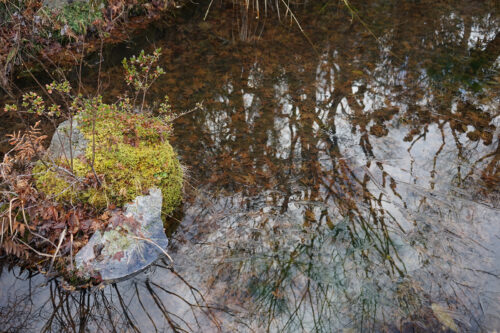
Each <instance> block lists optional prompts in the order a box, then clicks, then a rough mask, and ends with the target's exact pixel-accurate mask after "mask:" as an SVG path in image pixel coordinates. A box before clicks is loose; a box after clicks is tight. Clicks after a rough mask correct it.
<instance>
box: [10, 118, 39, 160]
mask: <svg viewBox="0 0 500 333" xmlns="http://www.w3.org/2000/svg"><path fill="white" fill-rule="evenodd" d="M39 126H40V121H37V122H36V124H35V125H33V126H30V128H29V130H27V131H25V132H24V133H22V134H21V131H18V132H17V133H15V132H14V133H13V134H8V135H7V137H9V144H11V145H12V146H14V147H13V148H12V149H11V152H15V153H14V161H15V162H16V163H21V164H26V163H29V162H30V161H31V160H32V159H33V157H35V156H36V155H37V154H39V153H41V152H42V151H43V150H44V148H43V145H42V143H43V141H44V140H45V139H46V138H47V136H46V135H43V134H42V131H41V129H40V127H39Z"/></svg>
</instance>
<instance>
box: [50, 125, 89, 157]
mask: <svg viewBox="0 0 500 333" xmlns="http://www.w3.org/2000/svg"><path fill="white" fill-rule="evenodd" d="M70 124H71V123H70V120H66V121H63V122H62V123H61V124H60V125H59V126H58V127H57V129H56V131H55V133H54V136H52V140H51V141H50V146H49V149H48V150H47V153H48V154H49V156H50V157H52V158H54V159H58V158H65V159H68V160H69V159H70V157H71V153H72V154H73V158H76V157H78V156H82V155H85V150H86V149H87V144H88V141H87V139H85V137H84V136H83V133H82V132H81V131H80V130H79V128H78V122H77V120H75V119H73V126H70ZM70 138H71V141H70ZM70 142H71V144H70ZM70 147H72V148H70ZM71 150H72V151H71Z"/></svg>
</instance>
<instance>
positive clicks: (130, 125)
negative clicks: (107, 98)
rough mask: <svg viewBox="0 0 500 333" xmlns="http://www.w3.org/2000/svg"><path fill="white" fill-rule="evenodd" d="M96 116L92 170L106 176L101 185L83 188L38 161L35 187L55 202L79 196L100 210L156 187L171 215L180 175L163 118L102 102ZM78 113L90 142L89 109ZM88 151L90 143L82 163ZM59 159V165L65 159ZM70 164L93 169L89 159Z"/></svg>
mask: <svg viewBox="0 0 500 333" xmlns="http://www.w3.org/2000/svg"><path fill="white" fill-rule="evenodd" d="M94 107H95V104H94ZM96 114H97V115H98V116H97V120H96V124H95V158H94V170H95V171H96V173H97V174H98V175H103V176H104V181H103V184H102V186H101V187H100V188H98V189H96V188H94V187H87V188H84V189H82V188H81V185H80V184H78V183H76V184H74V185H73V186H72V185H71V179H68V178H67V177H66V176H65V175H64V174H63V173H61V172H56V171H55V170H47V168H46V167H45V166H44V165H43V164H42V163H38V164H37V165H36V167H35V169H34V170H33V172H34V174H35V182H36V186H37V188H38V189H39V190H41V191H42V192H44V193H46V194H47V195H50V196H54V197H55V198H56V199H57V200H60V201H74V200H80V201H82V202H87V203H89V204H91V205H92V206H94V207H96V208H98V209H99V208H105V207H106V206H107V205H109V204H111V203H113V204H116V205H117V206H119V207H120V206H123V204H125V203H127V202H131V201H133V200H134V198H135V197H137V196H138V195H143V194H144V193H145V192H147V190H149V189H150V188H152V187H158V188H160V189H161V190H162V194H163V213H164V214H169V213H171V212H172V211H173V210H174V209H175V208H176V207H177V206H178V205H179V203H180V201H181V194H182V184H183V174H182V169H181V165H180V163H179V161H178V159H177V155H176V153H175V151H174V150H173V148H172V146H171V145H170V144H169V142H168V140H167V134H168V130H167V129H168V127H167V126H165V124H163V123H162V120H161V119H158V118H152V117H148V116H145V115H137V114H131V113H129V112H127V110H120V109H118V107H116V106H114V105H107V104H103V103H99V104H98V105H97V110H96ZM80 117H81V121H79V123H81V128H80V129H81V131H82V132H83V134H84V136H85V137H86V138H87V139H88V141H89V143H91V142H92V126H91V121H90V119H91V117H92V114H91V109H90V108H89V110H87V111H85V112H83V113H82V114H81V115H80ZM92 155H93V153H92V144H89V146H88V147H87V150H86V154H85V159H86V161H92ZM57 163H59V164H61V165H62V163H63V161H58V162H57ZM73 165H74V172H75V174H76V175H77V176H79V177H85V176H86V175H88V174H89V173H91V172H92V171H91V168H90V163H88V162H84V161H82V160H80V159H75V160H74V161H73ZM78 186H80V188H79V187H78ZM68 187H70V189H69V190H68V189H67V188H68ZM65 189H66V190H65ZM61 193H62V194H61Z"/></svg>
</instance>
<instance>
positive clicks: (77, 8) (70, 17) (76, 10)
mask: <svg viewBox="0 0 500 333" xmlns="http://www.w3.org/2000/svg"><path fill="white" fill-rule="evenodd" d="M101 18H102V14H101V11H100V10H99V9H95V8H93V7H92V6H91V3H90V2H88V1H74V2H72V3H70V4H68V5H66V6H64V7H63V8H62V11H61V13H60V14H59V15H58V16H57V20H58V21H59V22H60V23H62V24H67V25H68V26H69V27H70V28H71V30H73V31H74V32H75V33H76V34H77V35H83V34H86V33H87V29H88V28H89V27H90V26H91V25H92V23H93V22H94V21H95V20H98V19H101Z"/></svg>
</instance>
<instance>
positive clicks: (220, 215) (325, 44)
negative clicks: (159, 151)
mask: <svg viewBox="0 0 500 333" xmlns="http://www.w3.org/2000/svg"><path fill="white" fill-rule="evenodd" d="M427 5H428V4H427ZM364 6H367V7H366V8H365V7H364ZM443 6H445V5H443ZM464 6H465V5H464ZM478 6H479V8H480V10H479V11H478V12H474V14H473V15H470V17H466V18H465V19H464V20H463V21H460V20H462V18H461V17H462V16H463V15H460V9H457V11H458V12H457V13H455V12H454V9H453V10H451V12H453V13H455V15H451V16H450V15H448V16H446V15H445V14H446V13H448V14H449V13H450V8H447V7H446V8H444V10H441V9H443V8H441V9H440V8H437V9H436V10H432V11H431V13H429V11H428V10H427V9H428V7H425V6H424V5H421V4H418V3H416V2H398V5H397V6H393V7H391V10H392V13H393V17H394V18H396V19H397V20H401V22H404V24H397V23H396V24H395V23H387V20H386V19H385V18H386V15H385V13H386V11H385V10H383V8H381V9H380V12H378V11H376V10H375V11H373V10H372V9H373V8H372V7H370V6H368V5H366V4H359V5H357V7H359V8H360V10H365V12H364V15H366V21H367V22H372V21H373V22H379V21H380V24H379V25H376V24H373V25H374V26H376V27H377V30H376V31H375V33H376V34H377V35H378V36H380V42H381V43H382V44H379V43H378V42H377V41H376V40H374V39H373V38H371V37H369V38H367V37H366V32H365V29H364V28H363V27H359V26H357V25H351V26H350V27H349V29H346V28H345V27H344V24H345V20H338V17H335V16H334V17H333V18H332V19H331V20H328V23H325V22H322V23H321V24H325V26H324V27H323V28H325V29H327V30H328V31H329V33H328V34H324V33H323V32H321V31H323V30H321V31H320V32H321V33H317V34H313V35H311V38H313V39H314V42H315V44H316V46H317V49H318V50H319V52H320V54H321V56H320V57H317V56H316V55H313V53H312V52H311V54H309V53H308V51H304V47H303V46H304V44H305V41H303V40H302V39H301V37H300V36H299V37H297V38H295V37H293V36H290V34H287V39H289V40H286V41H281V40H279V42H276V38H275V37H276V34H277V31H278V32H279V29H280V28H279V27H274V26H268V27H267V32H266V33H265V34H267V35H265V34H264V36H263V41H262V45H260V46H259V49H257V50H256V49H254V48H252V47H250V46H248V45H239V46H238V47H240V48H241V50H237V51H236V50H235V49H234V46H231V45H228V44H225V43H222V42H221V41H220V38H217V37H214V34H213V33H211V34H209V35H208V36H207V35H206V34H203V33H200V34H193V35H194V36H193V38H194V39H195V40H194V41H193V42H192V44H190V47H186V46H185V44H184V41H182V40H180V39H179V40H175V38H180V37H176V34H171V35H172V37H169V38H173V39H174V40H173V41H172V40H170V41H169V42H168V43H167V47H165V49H168V48H171V49H172V50H171V52H172V53H174V54H175V55H176V57H172V58H171V59H170V60H168V61H170V62H167V63H166V64H165V67H167V68H168V69H169V73H170V75H169V78H168V79H166V80H167V81H165V82H163V83H164V85H159V86H162V87H166V88H162V89H165V90H166V91H167V92H168V93H169V94H170V97H171V98H172V101H173V104H174V105H175V106H176V107H177V108H178V109H190V108H191V107H192V105H190V103H192V104H194V103H196V102H198V101H201V100H204V101H205V103H204V105H205V106H206V109H205V110H204V111H203V112H198V113H193V114H189V115H187V116H185V117H183V118H180V119H179V120H178V124H177V126H176V131H177V133H176V137H174V138H173V139H174V140H175V142H176V144H177V147H178V149H179V150H180V152H181V156H182V158H183V159H184V164H185V165H188V166H190V168H191V170H192V171H191V173H190V176H191V177H190V178H189V183H190V185H193V186H194V187H195V188H197V190H194V191H193V192H194V193H192V194H190V195H189V196H188V198H187V199H186V200H187V202H186V204H185V207H184V208H185V209H184V210H185V211H184V214H185V217H184V221H183V223H182V224H181V229H182V230H181V231H180V232H179V233H178V234H177V235H176V236H175V237H176V238H178V239H177V240H175V241H174V242H173V243H174V249H173V251H172V252H173V253H175V255H176V256H178V257H179V259H177V258H176V262H177V263H181V264H180V267H177V268H176V271H175V272H171V271H169V270H167V269H165V268H164V267H161V266H160V265H158V266H157V269H156V272H154V273H152V274H151V275H147V276H142V275H141V277H140V278H136V279H134V280H131V281H126V282H123V283H118V284H116V286H113V287H109V288H105V289H104V290H102V291H100V292H97V293H89V292H81V293H80V294H79V293H74V294H67V293H65V292H63V291H62V290H61V288H59V287H56V285H55V283H53V284H51V286H53V287H52V288H51V290H52V289H54V292H52V294H54V296H50V297H46V298H45V299H50V300H51V301H50V302H49V303H48V304H49V305H50V306H49V309H55V311H48V312H41V313H43V314H44V315H43V318H44V321H43V322H44V323H46V328H47V330H60V329H61V330H62V329H68V330H73V331H74V330H78V329H80V328H81V327H92V328H95V329H96V330H104V331H120V330H123V329H127V330H131V331H141V330H145V329H146V330H148V331H162V330H168V331H200V330H202V329H201V328H203V329H204V330H206V328H207V327H209V328H210V329H213V330H221V331H230V330H232V329H234V330H237V329H240V330H243V331H246V330H248V331H251V330H255V331H262V330H269V331H274V330H283V331H332V330H336V329H337V330H341V329H344V328H355V329H359V330H393V329H394V330H402V331H404V330H405V329H411V328H415V329H418V328H422V327H424V328H427V329H429V330H436V329H439V328H440V327H441V326H442V325H444V324H443V318H444V317H445V316H444V315H443V313H447V314H448V317H450V318H452V319H451V320H449V321H446V320H444V321H445V322H446V325H448V327H447V328H448V329H452V330H454V329H455V330H461V331H474V330H479V329H480V328H481V327H483V326H484V328H485V329H487V328H488V327H494V326H495V323H498V321H499V320H500V319H499V318H498V317H495V315H491V313H494V310H495V309H498V307H499V304H498V300H495V299H494V296H491V295H495V294H493V293H492V292H497V293H498V287H497V282H498V276H499V274H498V273H499V272H498V271H497V270H498V269H500V268H499V267H498V265H496V266H495V255H496V254H497V253H498V247H496V248H495V244H497V243H498V241H497V240H495V238H494V237H498V233H499V232H498V226H497V224H496V216H497V212H498V202H497V201H495V198H494V196H492V194H491V191H490V190H489V189H488V187H487V185H491V184H493V185H494V184H495V183H494V182H495V181H498V168H499V164H498V156H499V150H498V149H499V148H498V147H499V143H498V128H497V127H496V126H497V125H498V111H495V110H496V109H497V106H498V103H499V101H498V96H495V94H494V92H495V91H494V88H495V86H494V85H493V86H489V83H488V79H490V78H491V75H492V72H494V70H493V67H492V66H493V62H494V61H495V59H496V57H495V52H496V51H495V50H496V48H497V47H498V46H495V45H497V44H498V34H497V35H495V36H490V35H491V33H492V32H495V31H497V30H498V22H496V21H495V19H490V18H491V16H488V15H487V12H488V8H487V6H486V5H485V6H482V5H478ZM457 8H460V6H457ZM423 9H426V11H425V13H426V15H425V18H422V15H420V14H419V13H422V12H423V11H422V10H423ZM462 14H463V13H462ZM371 15H376V16H375V17H373V16H371ZM384 15H385V16H384ZM485 17H486V19H483V18H485ZM306 19H307V18H306ZM314 19H316V17H315V18H314ZM422 20H425V22H426V24H425V25H423V24H421V23H422ZM457 20H458V21H460V22H461V23H460V24H462V23H463V34H462V33H459V29H457V25H456V23H457V22H458V21H457ZM391 22H394V21H391ZM214 26H217V25H216V24H214ZM415 27H418V31H416V29H417V28H415ZM495 29H496V30H495ZM221 30H222V29H221ZM473 31H476V32H477V31H481V32H482V33H483V35H484V36H490V37H488V38H485V41H484V42H485V44H484V45H482V44H481V43H480V41H479V42H478V43H476V44H474V45H472V46H470V48H469V44H470V43H471V40H472V38H473V37H472V36H473V35H474V33H472V32H473ZM217 33H218V32H217ZM169 36H170V35H169ZM196 38H199V40H196ZM207 40H208V42H207ZM266 41H271V42H266ZM288 45H295V47H288ZM297 45H298V46H297ZM193 48H195V49H193ZM196 48H198V49H196ZM186 49H187V50H188V51H186ZM299 49H300V50H299ZM387 49H391V50H392V51H391V52H392V53H394V54H397V55H399V57H400V58H401V59H395V58H394V57H392V56H391V53H389V52H388V51H387ZM262 50H265V51H262ZM492 50H493V51H492ZM451 51H453V52H451ZM455 51H456V52H455ZM449 54H456V55H457V56H456V57H449V56H448V55H449ZM496 56H498V53H497V54H496ZM221 59H223V60H221ZM478 59H479V60H481V66H479V67H477V68H476V69H475V71H476V72H474V73H472V72H471V73H472V74H471V73H469V72H468V71H469V70H472V67H471V66H472V65H473V64H474V63H475V61H476V60H478ZM492 59H493V60H492ZM199 63H203V64H204V65H203V66H186V64H199ZM469 65H471V66H469ZM450 66H451V67H450ZM179 68H180V69H179ZM468 73H469V74H470V75H469V74H468ZM465 74H468V76H467V75H465ZM470 77H476V78H478V80H479V81H480V82H479V84H480V85H481V90H480V91H475V89H476V88H475V85H474V82H472V81H469V78H470ZM164 92H165V91H163V90H162V91H158V94H163V93H164ZM495 112H496V113H495ZM495 121H496V122H495ZM481 176H483V179H484V181H480V180H481V178H480V177H481ZM478 194H481V195H478ZM177 272H178V273H177ZM141 279H142V280H141ZM175 281H177V282H175ZM52 300H53V301H52ZM21 303H22V302H21ZM24 303H26V302H24ZM16 304H17V303H16ZM441 309H444V310H441ZM488 309H490V310H488ZM491 309H493V310H491ZM30 313H33V311H30ZM75 314H78V315H77V316H75ZM24 324H25V323H23V325H24ZM30 324H31V323H30ZM26 325H28V324H27V323H26ZM453 325H455V326H456V327H453ZM488 325H489V326H488Z"/></svg>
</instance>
